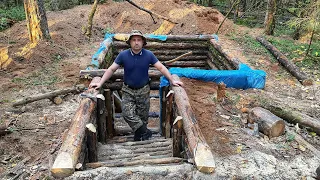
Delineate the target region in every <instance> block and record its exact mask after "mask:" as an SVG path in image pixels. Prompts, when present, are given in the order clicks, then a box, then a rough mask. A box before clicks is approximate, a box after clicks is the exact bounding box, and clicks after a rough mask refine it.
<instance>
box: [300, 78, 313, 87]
mask: <svg viewBox="0 0 320 180" xmlns="http://www.w3.org/2000/svg"><path fill="white" fill-rule="evenodd" d="M301 84H302V85H304V86H312V85H313V81H312V79H305V80H303V81H302V82H301Z"/></svg>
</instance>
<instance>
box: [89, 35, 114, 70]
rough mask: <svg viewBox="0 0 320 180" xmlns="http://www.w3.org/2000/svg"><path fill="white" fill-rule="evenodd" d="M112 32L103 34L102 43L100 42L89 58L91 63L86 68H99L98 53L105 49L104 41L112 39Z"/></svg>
mask: <svg viewBox="0 0 320 180" xmlns="http://www.w3.org/2000/svg"><path fill="white" fill-rule="evenodd" d="M113 36H114V34H106V35H105V36H104V39H105V40H104V41H103V42H102V43H100V47H99V49H98V51H97V52H96V53H95V54H94V55H93V56H92V58H91V64H90V65H89V66H88V67H87V69H86V70H92V69H98V68H99V60H98V57H99V55H100V53H101V52H102V51H103V50H105V49H106V45H105V44H106V42H108V41H112V38H113Z"/></svg>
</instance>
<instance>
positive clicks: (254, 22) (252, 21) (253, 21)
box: [235, 16, 263, 28]
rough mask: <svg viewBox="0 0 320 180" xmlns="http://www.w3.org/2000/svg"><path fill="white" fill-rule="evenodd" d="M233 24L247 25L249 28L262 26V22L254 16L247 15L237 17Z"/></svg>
mask: <svg viewBox="0 0 320 180" xmlns="http://www.w3.org/2000/svg"><path fill="white" fill-rule="evenodd" d="M235 24H237V25H242V26H247V27H250V28H255V27H258V28H260V27H263V22H262V21H260V20H259V19H257V18H256V17H254V16H248V17H245V18H237V20H236V22H235Z"/></svg>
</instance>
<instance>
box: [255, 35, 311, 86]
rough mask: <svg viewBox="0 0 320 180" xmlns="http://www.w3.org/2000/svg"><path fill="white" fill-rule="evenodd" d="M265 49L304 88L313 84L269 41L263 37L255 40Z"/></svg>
mask: <svg viewBox="0 0 320 180" xmlns="http://www.w3.org/2000/svg"><path fill="white" fill-rule="evenodd" d="M256 39H257V41H258V42H260V43H261V44H262V45H263V46H264V47H265V48H267V49H268V50H269V51H270V52H271V54H273V56H274V57H275V58H276V59H277V60H278V61H279V62H280V63H281V64H282V65H283V66H284V67H285V68H286V69H287V70H288V71H289V72H290V73H291V74H292V75H293V76H294V77H296V78H297V79H298V80H299V82H300V83H301V84H302V85H304V86H310V85H312V84H313V82H312V79H309V78H308V76H307V75H306V74H305V73H304V72H302V71H300V69H299V67H297V66H296V65H295V64H294V63H292V62H291V61H290V60H288V58H287V57H286V56H285V55H283V54H282V53H281V52H280V51H279V50H278V49H277V48H276V47H274V46H273V45H272V44H271V43H270V42H269V41H267V40H266V39H264V38H263V37H257V38H256Z"/></svg>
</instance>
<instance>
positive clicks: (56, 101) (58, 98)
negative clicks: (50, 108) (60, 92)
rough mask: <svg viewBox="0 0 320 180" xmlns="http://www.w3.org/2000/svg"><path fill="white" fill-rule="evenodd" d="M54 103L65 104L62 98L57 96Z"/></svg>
mask: <svg viewBox="0 0 320 180" xmlns="http://www.w3.org/2000/svg"><path fill="white" fill-rule="evenodd" d="M53 102H54V103H55V104H57V105H59V104H61V103H62V102H63V100H62V98H61V97H60V96H57V97H55V98H53Z"/></svg>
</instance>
